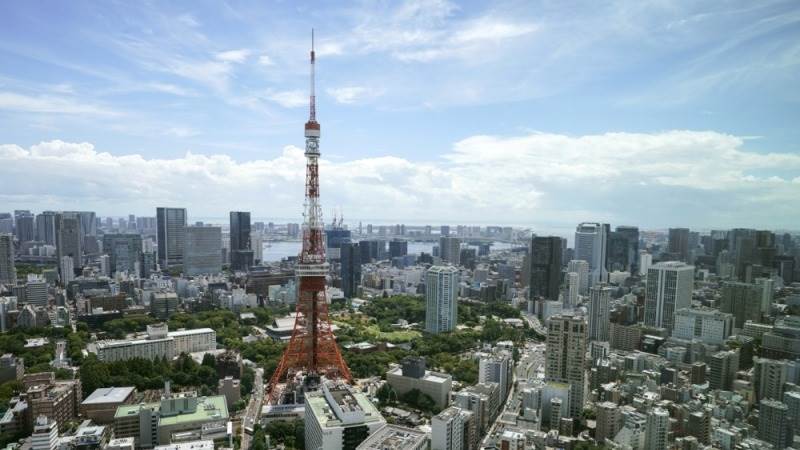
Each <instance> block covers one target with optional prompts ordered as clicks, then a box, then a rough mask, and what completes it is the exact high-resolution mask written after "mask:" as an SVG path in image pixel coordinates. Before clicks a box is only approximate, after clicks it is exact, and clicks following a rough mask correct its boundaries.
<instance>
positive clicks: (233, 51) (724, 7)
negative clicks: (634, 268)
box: [0, 0, 800, 228]
mask: <svg viewBox="0 0 800 450" xmlns="http://www.w3.org/2000/svg"><path fill="white" fill-rule="evenodd" d="M312 27H314V28H315V29H316V32H317V37H318V40H317V48H318V77H317V90H318V115H319V120H320V121H321V123H322V130H323V136H322V151H323V157H324V158H325V162H324V164H323V177H324V178H323V181H324V183H323V202H324V204H325V205H326V207H329V208H333V207H340V208H341V209H342V210H343V211H344V213H345V216H346V217H350V218H352V219H359V218H363V219H367V220H375V221H382V220H384V221H396V220H406V221H409V222H412V221H413V222H425V221H431V222H444V221H453V222H456V221H458V222H465V223H470V222H472V223H487V222H492V221H494V222H498V223H510V224H520V225H530V226H533V227H537V226H539V227H550V226H552V227H556V226H564V225H565V224H572V223H575V222H579V221H584V220H608V221H611V222H612V223H623V222H624V223H629V224H640V225H642V226H646V227H666V226H674V225H687V226H695V227H705V228H710V227H714V226H720V227H725V226H736V225H742V226H761V227H783V228H793V226H795V225H796V224H797V223H798V220H799V219H800V212H798V211H800V204H799V203H798V202H799V201H798V198H800V145H799V144H798V142H800V140H799V139H798V138H800V126H798V125H797V124H798V123H800V108H798V106H799V105H800V5H798V4H797V2H793V1H763V2H746V1H742V2H736V1H730V2H696V1H687V2H680V1H677V2H673V1H663V2H662V1H653V2H563V1H557V2H551V1H541V2H536V1H525V2H513V1H512V2H504V1H498V2H452V3H451V2H447V1H441V0H434V1H407V2H400V1H386V2H356V3H344V2H338V1H337V2H333V1H332V2H314V3H302V2H270V3H268V2H230V3H225V2H216V1H215V2H210V1H209V2H102V3H97V2H68V3H65V2H60V3H59V2H36V1H32V2H6V3H3V4H2V5H0V176H1V177H3V178H4V179H6V180H8V181H9V182H8V183H4V185H5V186H6V187H5V188H4V191H5V192H2V193H0V210H10V209H15V208H22V207H27V208H30V209H34V210H40V209H45V208H55V209H61V208H63V209H67V208H72V207H81V208H84V209H89V208H91V209H95V210H97V211H98V213H99V214H101V215H102V214H109V215H114V214H119V215H122V214H127V213H128V212H131V213H136V214H149V213H151V210H152V209H153V208H154V207H155V206H156V205H157V204H176V205H182V206H186V207H187V208H189V211H190V214H194V215H196V216H198V217H199V216H223V215H224V214H225V212H226V211H228V210H232V209H245V208H246V209H250V210H252V211H253V212H254V214H256V215H258V216H263V217H294V216H297V215H299V212H300V210H301V205H300V202H301V195H302V156H301V155H300V154H299V148H301V147H302V145H303V142H302V123H303V122H304V120H305V117H306V116H307V90H308V67H307V57H308V54H307V50H308V45H309V31H310V29H311V28H312ZM509 149H514V150H513V151H509ZM497 155H502V156H500V157H498V156H497ZM523 164H524V165H525V167H521V165H523ZM29 171H33V173H38V174H40V175H41V176H40V177H37V178H36V180H35V181H34V180H30V179H27V178H26V175H29V174H30V172H29ZM656 198H657V199H659V200H658V201H654V199H656Z"/></svg>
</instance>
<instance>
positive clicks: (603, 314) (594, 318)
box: [588, 283, 612, 342]
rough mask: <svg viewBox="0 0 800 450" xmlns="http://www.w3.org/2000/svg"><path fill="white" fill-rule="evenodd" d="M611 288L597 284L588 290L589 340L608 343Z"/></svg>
mask: <svg viewBox="0 0 800 450" xmlns="http://www.w3.org/2000/svg"><path fill="white" fill-rule="evenodd" d="M611 291H612V289H611V287H609V286H608V285H606V284H603V283H598V284H596V285H594V286H592V287H591V288H590V289H589V317H588V319H589V340H592V341H604V342H607V341H608V326H609V313H610V309H611Z"/></svg>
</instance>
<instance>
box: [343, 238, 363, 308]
mask: <svg viewBox="0 0 800 450" xmlns="http://www.w3.org/2000/svg"><path fill="white" fill-rule="evenodd" d="M340 249H341V270H342V274H341V275H342V291H343V292H344V296H345V298H353V297H355V296H357V295H358V287H359V286H360V285H361V246H360V245H359V244H358V243H355V242H348V243H345V244H342V246H341V248H340Z"/></svg>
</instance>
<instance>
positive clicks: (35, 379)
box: [23, 372, 83, 429]
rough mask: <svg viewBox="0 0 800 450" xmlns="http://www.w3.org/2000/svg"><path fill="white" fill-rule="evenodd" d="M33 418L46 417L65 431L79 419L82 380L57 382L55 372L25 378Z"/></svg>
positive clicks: (27, 397)
mask: <svg viewBox="0 0 800 450" xmlns="http://www.w3.org/2000/svg"><path fill="white" fill-rule="evenodd" d="M23 383H24V384H25V386H26V387H27V389H26V399H27V402H28V406H29V407H30V408H31V417H39V416H44V417H47V418H48V419H50V420H52V421H55V422H56V423H57V424H58V427H59V428H61V429H64V428H65V427H66V425H67V423H68V422H70V421H71V420H73V419H75V418H76V417H78V412H79V405H80V400H81V398H82V397H83V396H82V394H81V382H80V380H67V381H56V380H55V374H54V373H53V372H44V373H39V374H33V375H26V376H25V377H23Z"/></svg>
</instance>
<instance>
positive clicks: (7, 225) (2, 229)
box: [0, 213, 14, 234]
mask: <svg viewBox="0 0 800 450" xmlns="http://www.w3.org/2000/svg"><path fill="white" fill-rule="evenodd" d="M5 233H10V234H14V217H13V216H12V215H11V214H9V213H0V234H5Z"/></svg>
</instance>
